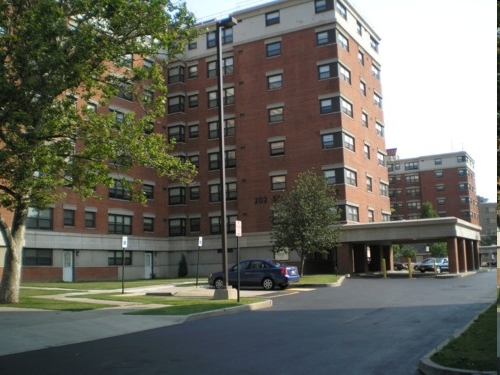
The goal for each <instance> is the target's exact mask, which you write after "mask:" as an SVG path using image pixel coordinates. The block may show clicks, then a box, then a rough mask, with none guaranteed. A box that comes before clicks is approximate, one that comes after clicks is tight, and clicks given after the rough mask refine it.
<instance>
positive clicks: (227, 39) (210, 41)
mask: <svg viewBox="0 0 500 375" xmlns="http://www.w3.org/2000/svg"><path fill="white" fill-rule="evenodd" d="M221 34H222V35H221V42H222V45H224V44H228V43H232V42H233V29H232V28H227V29H221ZM216 46H217V33H216V31H215V30H214V31H210V32H208V33H207V49H209V48H214V47H216Z"/></svg>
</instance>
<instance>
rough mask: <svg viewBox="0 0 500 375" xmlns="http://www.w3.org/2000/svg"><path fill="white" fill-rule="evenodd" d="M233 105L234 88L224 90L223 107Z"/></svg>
mask: <svg viewBox="0 0 500 375" xmlns="http://www.w3.org/2000/svg"><path fill="white" fill-rule="evenodd" d="M232 104H234V87H229V88H227V89H224V105H232Z"/></svg>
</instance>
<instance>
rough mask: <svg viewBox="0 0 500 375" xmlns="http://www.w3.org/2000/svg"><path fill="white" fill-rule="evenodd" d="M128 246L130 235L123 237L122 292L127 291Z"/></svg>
mask: <svg viewBox="0 0 500 375" xmlns="http://www.w3.org/2000/svg"><path fill="white" fill-rule="evenodd" d="M127 246H128V237H127V236H123V237H122V294H124V293H125V249H126V248H127Z"/></svg>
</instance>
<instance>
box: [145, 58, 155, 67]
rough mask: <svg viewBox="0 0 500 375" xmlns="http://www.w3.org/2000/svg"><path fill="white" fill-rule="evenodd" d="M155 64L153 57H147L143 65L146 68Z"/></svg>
mask: <svg viewBox="0 0 500 375" xmlns="http://www.w3.org/2000/svg"><path fill="white" fill-rule="evenodd" d="M154 64H155V62H154V61H153V60H151V59H147V58H146V59H144V60H143V61H142V66H143V67H144V68H152V67H153V66H154Z"/></svg>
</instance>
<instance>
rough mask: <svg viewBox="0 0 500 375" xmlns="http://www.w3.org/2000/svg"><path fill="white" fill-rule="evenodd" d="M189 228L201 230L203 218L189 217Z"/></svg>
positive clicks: (196, 230) (194, 230)
mask: <svg viewBox="0 0 500 375" xmlns="http://www.w3.org/2000/svg"><path fill="white" fill-rule="evenodd" d="M189 228H190V231H191V232H199V231H200V230H201V219H200V218H199V217H194V218H191V219H189Z"/></svg>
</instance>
